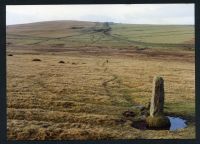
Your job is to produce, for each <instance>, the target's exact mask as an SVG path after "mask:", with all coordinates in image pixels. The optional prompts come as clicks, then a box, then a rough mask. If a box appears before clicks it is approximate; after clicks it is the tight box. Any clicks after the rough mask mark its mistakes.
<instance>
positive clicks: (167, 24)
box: [6, 20, 195, 26]
mask: <svg viewBox="0 0 200 144" xmlns="http://www.w3.org/2000/svg"><path fill="white" fill-rule="evenodd" d="M59 21H77V22H93V23H106V22H107V23H114V24H133V25H195V24H174V23H172V24H167V23H166V24H158V23H121V22H112V21H87V20H85V21H84V20H46V21H36V22H27V23H26V22H25V23H16V24H6V26H14V25H25V24H35V23H43V22H59Z"/></svg>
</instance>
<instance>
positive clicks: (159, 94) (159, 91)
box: [150, 76, 164, 117]
mask: <svg viewBox="0 0 200 144" xmlns="http://www.w3.org/2000/svg"><path fill="white" fill-rule="evenodd" d="M163 108H164V80H163V78H162V77H159V76H156V77H154V80H153V91H152V98H151V106H150V116H152V117H154V116H159V115H163Z"/></svg>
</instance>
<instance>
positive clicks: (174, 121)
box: [168, 116, 187, 131]
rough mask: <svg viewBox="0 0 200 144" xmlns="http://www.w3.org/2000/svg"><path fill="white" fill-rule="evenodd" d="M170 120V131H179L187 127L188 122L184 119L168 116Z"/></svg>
mask: <svg viewBox="0 0 200 144" xmlns="http://www.w3.org/2000/svg"><path fill="white" fill-rule="evenodd" d="M168 118H169V120H170V123H171V126H170V129H169V130H170V131H175V130H177V129H180V128H185V127H187V125H186V120H184V119H181V118H179V117H170V116H168Z"/></svg>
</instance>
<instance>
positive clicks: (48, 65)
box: [7, 51, 195, 140]
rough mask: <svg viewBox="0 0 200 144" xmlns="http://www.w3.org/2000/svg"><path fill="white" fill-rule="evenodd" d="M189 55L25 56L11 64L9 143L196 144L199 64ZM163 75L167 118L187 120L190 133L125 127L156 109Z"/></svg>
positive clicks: (9, 79)
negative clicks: (178, 142)
mask: <svg viewBox="0 0 200 144" xmlns="http://www.w3.org/2000/svg"><path fill="white" fill-rule="evenodd" d="M185 55H186V56H187V53H186V54H185ZM188 55H190V56H191V55H193V57H187V58H186V57H179V56H176V55H169V56H168V57H167V56H165V57H164V56H163V57H162V56H154V57H153V56H145V55H143V54H139V53H134V54H133V55H131V56H129V55H128V53H127V54H121V55H120V54H119V53H118V54H113V55H99V56H96V55H91V54H90V55H85V54H84V55H83V54H81V53H74V54H72V53H62V54H61V53H59V54H54V55H53V54H51V53H45V54H43V53H40V55H35V54H33V53H32V54H31V53H29V54H28V53H27V54H25V53H21V54H20V51H17V53H16V54H15V56H14V57H7V113H8V116H7V118H8V126H7V129H8V139H17V140H27V139H29V140H33V139H34V140H44V139H48V140H51V139H56V140H61V139H65V140H67V139H151V138H153V139H154V138H155V139H157V138H194V137H195V124H194V105H195V101H194V96H195V87H194V82H195V75H194V74H195V71H194V68H195V65H194V54H191V52H190V53H188ZM35 57H37V58H38V59H42V61H41V62H39V63H36V62H33V61H32V59H33V58H35ZM61 59H62V60H63V61H65V62H67V63H65V65H61V64H59V63H58V61H60V60H61ZM166 59H168V60H166ZM182 59H183V60H182ZM188 59H189V60H188ZM107 60H108V61H109V62H108V63H107V62H106V61H107ZM155 75H160V76H162V77H163V78H164V80H165V92H166V94H165V96H166V100H165V102H166V104H165V112H166V114H169V115H177V116H182V117H184V118H185V119H187V120H188V121H189V123H188V127H187V128H185V129H182V130H178V131H175V132H170V131H167V130H161V131H156V130H147V131H142V130H138V129H135V128H133V127H131V125H130V123H129V122H126V123H124V124H119V123H117V121H119V120H120V119H121V117H122V113H123V112H124V111H126V110H129V109H131V108H132V106H134V105H138V104H141V105H145V104H146V103H147V102H149V100H150V98H151V89H152V80H153V77H154V76H155Z"/></svg>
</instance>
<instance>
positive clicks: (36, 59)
mask: <svg viewBox="0 0 200 144" xmlns="http://www.w3.org/2000/svg"><path fill="white" fill-rule="evenodd" d="M32 61H41V60H40V59H38V58H35V59H33V60H32Z"/></svg>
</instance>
